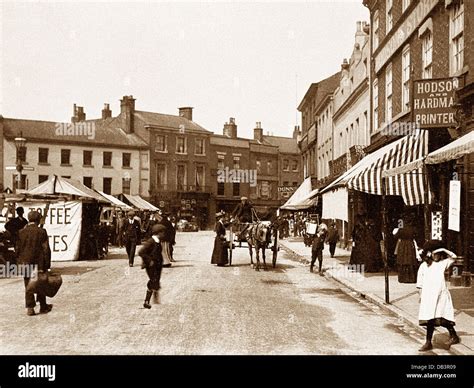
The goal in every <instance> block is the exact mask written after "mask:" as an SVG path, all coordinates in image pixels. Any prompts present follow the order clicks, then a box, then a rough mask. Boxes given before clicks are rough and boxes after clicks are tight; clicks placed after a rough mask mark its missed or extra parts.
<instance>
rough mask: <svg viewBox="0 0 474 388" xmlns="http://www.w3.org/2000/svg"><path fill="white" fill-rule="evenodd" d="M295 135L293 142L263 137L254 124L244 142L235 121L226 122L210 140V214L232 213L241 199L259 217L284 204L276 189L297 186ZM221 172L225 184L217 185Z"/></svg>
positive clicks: (297, 171)
mask: <svg viewBox="0 0 474 388" xmlns="http://www.w3.org/2000/svg"><path fill="white" fill-rule="evenodd" d="M297 133H298V131H296V132H295V133H294V136H293V138H286V137H280V136H269V135H264V134H263V128H262V126H261V124H260V123H259V122H257V124H256V127H255V128H254V138H253V139H245V138H241V137H238V134H237V124H236V122H235V119H234V118H230V120H229V122H228V123H225V124H224V128H223V134H222V135H217V134H213V135H212V136H211V139H210V143H211V172H212V174H211V175H212V185H211V192H212V197H213V201H212V202H213V204H212V205H211V206H212V209H213V211H214V210H216V211H219V210H224V211H226V212H232V211H233V209H234V208H235V206H236V205H237V204H238V203H239V202H240V198H241V197H242V196H245V197H247V198H249V199H250V200H251V202H252V203H253V205H254V207H255V209H256V210H257V211H258V212H259V213H260V214H262V215H263V214H266V213H268V212H274V211H276V209H278V207H279V206H280V205H281V204H282V202H284V201H282V198H284V197H283V196H282V195H281V191H279V190H278V188H279V187H281V186H282V185H287V186H289V185H290V184H291V185H292V187H293V186H297V185H299V183H300V182H301V175H302V173H301V171H302V170H301V163H300V161H301V158H300V155H299V152H298V149H297V146H296V144H297V140H296V136H297ZM222 172H224V173H225V174H224V175H225V181H224V182H222V181H221V182H219V181H218V176H219V174H222ZM236 172H240V174H241V175H239V177H240V181H239V179H234V176H235V175H234V174H235V173H236ZM290 182H291V183H290Z"/></svg>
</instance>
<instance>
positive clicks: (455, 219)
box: [448, 181, 461, 232]
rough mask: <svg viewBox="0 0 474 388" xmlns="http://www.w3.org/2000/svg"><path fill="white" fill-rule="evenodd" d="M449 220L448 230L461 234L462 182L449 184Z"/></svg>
mask: <svg viewBox="0 0 474 388" xmlns="http://www.w3.org/2000/svg"><path fill="white" fill-rule="evenodd" d="M448 215H449V218H448V229H449V230H454V231H455V232H460V231H461V229H460V224H461V223H460V216H461V181H451V182H449V213H448Z"/></svg>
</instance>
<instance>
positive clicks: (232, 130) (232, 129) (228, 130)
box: [222, 117, 237, 139]
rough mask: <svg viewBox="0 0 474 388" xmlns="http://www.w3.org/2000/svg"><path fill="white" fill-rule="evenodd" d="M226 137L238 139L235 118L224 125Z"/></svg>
mask: <svg viewBox="0 0 474 388" xmlns="http://www.w3.org/2000/svg"><path fill="white" fill-rule="evenodd" d="M222 132H223V134H224V136H227V137H230V138H232V139H235V138H237V124H235V118H233V117H231V118H230V119H229V122H228V123H225V124H224V129H223V131H222Z"/></svg>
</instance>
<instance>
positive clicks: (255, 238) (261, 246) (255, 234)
mask: <svg viewBox="0 0 474 388" xmlns="http://www.w3.org/2000/svg"><path fill="white" fill-rule="evenodd" d="M270 238H271V222H270V221H259V222H257V223H255V224H252V225H250V226H249V228H248V229H247V231H246V240H247V244H248V246H249V253H250V265H253V247H255V253H256V259H257V263H256V266H255V270H256V271H259V270H260V257H259V251H260V250H262V258H263V268H264V270H265V271H266V270H267V263H266V261H265V249H267V247H268V245H269V244H270Z"/></svg>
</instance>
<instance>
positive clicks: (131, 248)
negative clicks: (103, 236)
mask: <svg viewBox="0 0 474 388" xmlns="http://www.w3.org/2000/svg"><path fill="white" fill-rule="evenodd" d="M134 217H135V212H134V211H133V210H130V211H129V212H128V219H127V220H126V221H125V224H124V226H123V239H124V242H125V249H126V251H127V255H128V265H129V266H130V267H133V261H134V259H135V250H136V248H137V244H138V243H139V242H140V233H141V227H140V222H139V221H138V220H137V219H135V218H134Z"/></svg>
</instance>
